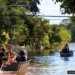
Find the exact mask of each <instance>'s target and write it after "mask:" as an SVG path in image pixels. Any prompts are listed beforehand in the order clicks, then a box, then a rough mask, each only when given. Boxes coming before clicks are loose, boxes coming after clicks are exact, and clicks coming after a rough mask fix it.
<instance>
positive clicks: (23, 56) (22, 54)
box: [16, 46, 28, 62]
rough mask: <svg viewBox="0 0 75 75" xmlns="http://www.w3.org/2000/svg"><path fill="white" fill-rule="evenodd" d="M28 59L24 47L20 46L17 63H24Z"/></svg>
mask: <svg viewBox="0 0 75 75" xmlns="http://www.w3.org/2000/svg"><path fill="white" fill-rule="evenodd" d="M27 58H28V56H27V50H26V49H25V47H24V46H21V48H20V51H19V52H18V56H17V57H16V61H17V62H24V61H26V60H27Z"/></svg>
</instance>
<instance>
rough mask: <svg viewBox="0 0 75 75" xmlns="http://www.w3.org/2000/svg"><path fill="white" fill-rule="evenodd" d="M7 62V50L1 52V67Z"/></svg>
mask: <svg viewBox="0 0 75 75" xmlns="http://www.w3.org/2000/svg"><path fill="white" fill-rule="evenodd" d="M5 60H7V54H6V49H4V48H3V49H2V50H1V52H0V67H1V65H2V62H3V61H5Z"/></svg>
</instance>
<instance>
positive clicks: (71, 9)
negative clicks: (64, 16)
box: [55, 0, 75, 14]
mask: <svg viewBox="0 0 75 75" xmlns="http://www.w3.org/2000/svg"><path fill="white" fill-rule="evenodd" d="M55 1H56V2H61V5H60V8H61V9H62V12H63V13H68V14H75V0H55Z"/></svg>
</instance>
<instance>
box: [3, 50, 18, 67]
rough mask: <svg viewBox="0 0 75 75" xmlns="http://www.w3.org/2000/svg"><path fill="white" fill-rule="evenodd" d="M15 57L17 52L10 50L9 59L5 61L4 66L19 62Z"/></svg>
mask: <svg viewBox="0 0 75 75" xmlns="http://www.w3.org/2000/svg"><path fill="white" fill-rule="evenodd" d="M14 57H15V53H14V52H13V51H11V50H10V51H9V52H8V53H7V60H6V61H5V62H4V63H2V65H3V66H7V65H11V64H13V63H17V61H16V60H15V58H14Z"/></svg>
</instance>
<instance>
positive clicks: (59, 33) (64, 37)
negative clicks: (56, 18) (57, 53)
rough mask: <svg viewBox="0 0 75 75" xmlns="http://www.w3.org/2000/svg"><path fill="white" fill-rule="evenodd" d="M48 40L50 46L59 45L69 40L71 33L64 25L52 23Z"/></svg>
mask: <svg viewBox="0 0 75 75" xmlns="http://www.w3.org/2000/svg"><path fill="white" fill-rule="evenodd" d="M49 41H50V44H51V48H56V47H60V45H62V44H65V43H68V42H70V41H71V33H70V31H68V30H67V29H66V28H64V27H61V26H56V25H53V26H52V34H51V36H50V40H49Z"/></svg>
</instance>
